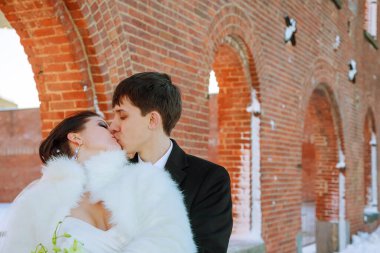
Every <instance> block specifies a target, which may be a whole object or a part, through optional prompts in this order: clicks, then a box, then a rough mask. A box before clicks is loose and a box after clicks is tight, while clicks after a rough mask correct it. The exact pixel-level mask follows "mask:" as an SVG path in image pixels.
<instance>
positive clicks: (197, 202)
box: [132, 140, 232, 253]
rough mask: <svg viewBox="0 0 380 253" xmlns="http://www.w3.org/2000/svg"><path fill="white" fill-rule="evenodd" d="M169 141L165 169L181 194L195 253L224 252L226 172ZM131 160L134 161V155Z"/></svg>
mask: <svg viewBox="0 0 380 253" xmlns="http://www.w3.org/2000/svg"><path fill="white" fill-rule="evenodd" d="M172 142H173V150H172V152H171V153H170V156H169V159H168V161H167V163H166V166H165V168H166V169H167V170H168V171H169V173H170V174H171V176H172V178H173V180H174V181H176V182H177V184H178V185H179V188H180V190H181V191H182V192H183V194H184V197H185V205H186V208H187V211H188V213H189V218H190V223H191V227H192V230H193V234H194V240H195V243H196V245H197V246H198V253H225V252H227V248H228V242H229V239H230V235H231V231H232V201H231V189H230V177H229V175H228V172H227V171H226V169H224V168H223V167H221V166H219V165H217V164H214V163H211V162H209V161H206V160H203V159H201V158H198V157H195V156H192V155H188V154H186V153H185V152H184V151H183V150H182V149H181V148H180V147H179V146H178V144H177V143H176V142H175V141H174V140H172ZM132 161H134V162H137V161H138V158H137V155H136V156H135V157H134V158H133V160H132ZM173 253H174V252H173Z"/></svg>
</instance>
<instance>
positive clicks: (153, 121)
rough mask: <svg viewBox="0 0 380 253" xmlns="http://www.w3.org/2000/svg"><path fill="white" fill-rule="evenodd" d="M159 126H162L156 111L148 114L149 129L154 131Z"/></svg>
mask: <svg viewBox="0 0 380 253" xmlns="http://www.w3.org/2000/svg"><path fill="white" fill-rule="evenodd" d="M159 126H162V118H161V115H160V114H159V113H158V112H156V111H152V112H150V116H149V129H156V128H158V127H159Z"/></svg>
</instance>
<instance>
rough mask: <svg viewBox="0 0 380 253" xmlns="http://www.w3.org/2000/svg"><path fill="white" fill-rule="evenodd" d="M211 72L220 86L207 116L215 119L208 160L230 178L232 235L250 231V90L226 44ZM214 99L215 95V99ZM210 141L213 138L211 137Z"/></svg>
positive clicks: (234, 56)
mask: <svg viewBox="0 0 380 253" xmlns="http://www.w3.org/2000/svg"><path fill="white" fill-rule="evenodd" d="M213 70H214V71H215V75H216V78H217V81H218V83H219V88H220V91H219V94H218V95H216V97H214V98H212V97H210V105H211V103H212V102H211V101H212V99H214V101H216V103H214V105H215V106H214V107H212V106H210V115H217V127H216V131H215V132H214V133H212V134H213V135H216V136H215V138H214V139H216V142H215V146H214V148H216V154H215V156H214V157H210V158H211V160H213V161H215V162H217V163H219V164H221V165H222V166H224V167H226V168H227V170H228V172H229V174H230V177H231V191H232V198H233V203H234V206H233V216H234V230H233V231H234V233H244V232H249V230H250V207H251V196H250V195H251V185H250V177H251V173H250V171H251V169H250V168H251V114H250V113H248V112H247V110H246V108H247V106H248V105H249V104H250V102H251V90H250V85H249V84H248V80H247V78H246V74H245V73H244V67H243V63H242V61H241V58H240V57H239V55H238V53H237V52H236V51H235V49H234V48H233V47H231V45H229V44H226V43H224V44H221V45H220V46H219V48H218V50H217V53H216V55H215V61H214V64H213ZM214 96H215V95H214ZM210 138H212V137H210Z"/></svg>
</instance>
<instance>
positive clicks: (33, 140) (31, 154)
mask: <svg viewBox="0 0 380 253" xmlns="http://www.w3.org/2000/svg"><path fill="white" fill-rule="evenodd" d="M0 122H1V124H0V140H1V142H0V186H1V187H0V202H11V201H12V200H13V199H14V198H15V197H16V196H17V194H18V193H19V192H20V191H21V189H23V188H24V187H25V186H26V185H28V184H29V183H30V182H31V181H33V180H34V179H36V178H38V177H39V176H40V164H41V162H40V158H39V156H38V147H39V145H40V142H41V120H40V112H39V110H38V109H24V110H10V111H0Z"/></svg>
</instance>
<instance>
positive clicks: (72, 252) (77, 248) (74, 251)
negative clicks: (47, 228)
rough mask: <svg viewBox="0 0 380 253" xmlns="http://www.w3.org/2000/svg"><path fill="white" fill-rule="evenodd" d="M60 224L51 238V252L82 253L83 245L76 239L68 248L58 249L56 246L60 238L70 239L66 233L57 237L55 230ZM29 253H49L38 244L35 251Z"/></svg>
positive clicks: (59, 223)
mask: <svg viewBox="0 0 380 253" xmlns="http://www.w3.org/2000/svg"><path fill="white" fill-rule="evenodd" d="M61 224H62V221H60V222H58V224H57V226H56V227H55V230H54V233H53V237H52V238H51V241H52V244H53V252H54V253H58V252H62V253H83V252H84V251H83V244H82V243H81V242H79V241H78V240H77V239H74V242H73V244H72V245H71V246H70V247H69V248H63V249H62V248H60V247H58V246H57V240H58V239H60V238H70V237H71V235H70V234H68V233H63V234H62V235H57V230H58V228H59V226H60V225H61ZM31 253H49V251H48V250H47V249H46V247H45V246H44V245H43V244H42V243H39V244H38V245H37V246H36V248H35V250H32V251H31Z"/></svg>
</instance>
